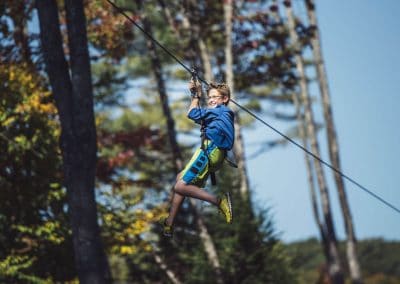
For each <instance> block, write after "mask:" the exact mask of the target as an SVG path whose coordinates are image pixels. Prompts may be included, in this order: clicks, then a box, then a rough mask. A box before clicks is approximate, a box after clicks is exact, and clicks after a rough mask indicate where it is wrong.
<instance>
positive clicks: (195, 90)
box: [188, 80, 201, 114]
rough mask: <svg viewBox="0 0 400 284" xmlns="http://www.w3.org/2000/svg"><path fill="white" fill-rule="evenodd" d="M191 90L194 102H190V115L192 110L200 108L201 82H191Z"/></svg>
mask: <svg viewBox="0 0 400 284" xmlns="http://www.w3.org/2000/svg"><path fill="white" fill-rule="evenodd" d="M189 90H190V92H191V93H192V101H191V102H190V106H189V110H188V114H189V113H190V111H191V110H192V109H194V108H198V107H199V102H200V98H201V84H200V83H199V82H193V80H191V81H190V82H189Z"/></svg>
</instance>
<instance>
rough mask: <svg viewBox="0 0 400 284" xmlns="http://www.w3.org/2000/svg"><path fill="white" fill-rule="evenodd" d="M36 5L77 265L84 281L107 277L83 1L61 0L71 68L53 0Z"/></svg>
mask: <svg viewBox="0 0 400 284" xmlns="http://www.w3.org/2000/svg"><path fill="white" fill-rule="evenodd" d="M36 8H37V10H38V15H39V23H40V36H41V47H42V52H43V57H44V59H45V63H46V70H47V74H48V76H49V79H50V84H51V87H52V93H53V95H54V99H55V102H56V106H57V109H58V113H59V117H60V122H61V138H60V140H61V141H60V142H61V143H60V144H61V150H62V157H63V171H64V179H65V186H66V188H67V195H68V205H69V208H68V212H69V215H70V221H71V228H72V238H73V244H74V252H75V262H76V269H77V272H78V276H79V279H80V281H81V282H82V283H108V282H110V279H111V275H110V272H109V268H108V263H107V258H106V256H105V253H104V250H103V246H102V242H101V239H100V230H99V226H98V223H97V209H96V202H95V199H94V178H95V169H96V151H97V148H96V128H95V125H94V114H93V94H92V85H91V73H90V65H89V54H88V47H87V39H86V24H85V16H84V11H83V3H82V1H69V0H67V1H65V8H66V19H67V28H68V39H69V41H68V47H69V51H70V54H69V57H70V62H69V63H70V69H69V68H68V64H67V61H66V60H65V55H64V51H63V44H62V37H61V33H60V27H59V20H58V8H57V4H56V1H53V0H45V1H41V0H40V1H36ZM70 71H71V77H70V75H69V72H70Z"/></svg>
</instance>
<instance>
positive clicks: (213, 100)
mask: <svg viewBox="0 0 400 284" xmlns="http://www.w3.org/2000/svg"><path fill="white" fill-rule="evenodd" d="M207 100H208V103H207V105H208V107H209V108H214V107H216V106H217V105H222V104H226V103H227V102H228V98H227V97H226V96H222V95H221V94H220V93H219V92H218V91H217V89H211V90H209V91H208V94H207Z"/></svg>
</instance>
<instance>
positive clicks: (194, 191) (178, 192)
mask: <svg viewBox="0 0 400 284" xmlns="http://www.w3.org/2000/svg"><path fill="white" fill-rule="evenodd" d="M185 196H187V197H193V198H196V199H200V200H203V201H206V202H209V203H211V204H214V205H216V206H218V204H219V198H218V197H216V196H214V195H212V194H210V193H208V192H207V191H206V190H204V189H202V188H200V187H198V186H195V185H191V184H186V183H185V182H183V181H182V180H178V181H177V182H176V184H175V187H174V191H173V193H172V198H171V208H170V210H169V216H168V217H167V219H166V220H165V223H166V224H167V225H169V226H170V225H172V224H173V223H174V219H175V216H176V214H177V213H178V211H179V208H180V207H181V205H182V202H183V200H184V199H185Z"/></svg>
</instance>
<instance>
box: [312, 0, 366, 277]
mask: <svg viewBox="0 0 400 284" xmlns="http://www.w3.org/2000/svg"><path fill="white" fill-rule="evenodd" d="M306 6H307V15H308V20H309V24H310V26H311V27H313V32H314V34H313V37H312V38H311V46H312V50H313V55H314V59H315V65H316V69H317V76H318V83H319V89H320V94H321V97H322V107H323V110H324V118H325V123H326V126H327V131H326V134H327V139H328V148H329V157H330V160H331V163H332V166H333V167H334V168H335V169H337V170H338V171H341V165H340V158H339V145H338V142H337V135H336V131H335V123H334V121H333V115H332V107H331V101H330V94H329V88H328V80H327V75H326V70H325V66H324V62H323V60H322V50H321V44H320V35H319V30H318V24H317V17H316V15H315V4H314V1H313V0H306ZM334 177H335V182H336V187H337V190H338V195H339V202H340V206H341V209H342V214H343V220H344V224H345V231H346V239H347V241H346V246H347V249H346V253H347V262H348V266H349V271H350V277H351V281H352V283H354V284H361V283H363V281H362V277H361V271H360V264H359V262H358V258H357V252H356V237H355V233H354V226H353V220H352V216H351V212H350V206H349V203H348V201H347V195H346V190H345V187H344V182H343V178H342V176H341V175H340V174H339V173H337V172H334Z"/></svg>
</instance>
